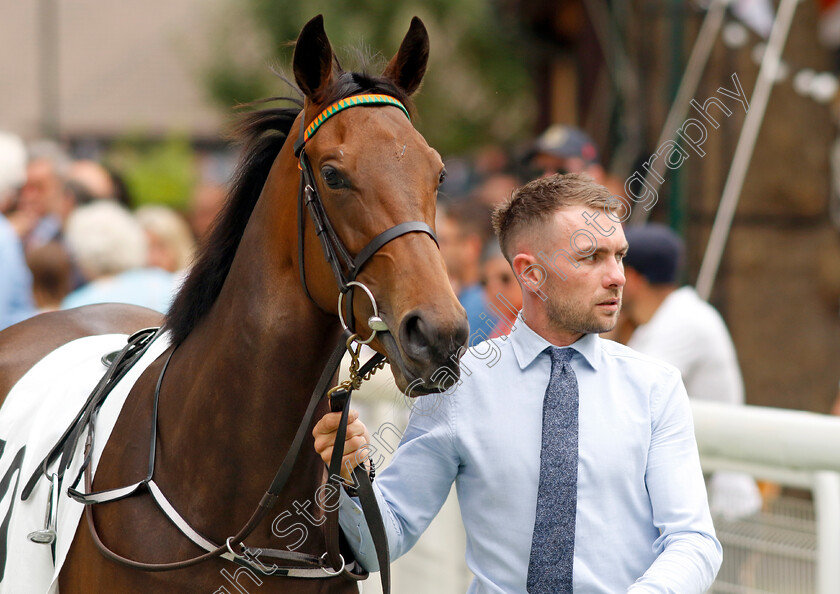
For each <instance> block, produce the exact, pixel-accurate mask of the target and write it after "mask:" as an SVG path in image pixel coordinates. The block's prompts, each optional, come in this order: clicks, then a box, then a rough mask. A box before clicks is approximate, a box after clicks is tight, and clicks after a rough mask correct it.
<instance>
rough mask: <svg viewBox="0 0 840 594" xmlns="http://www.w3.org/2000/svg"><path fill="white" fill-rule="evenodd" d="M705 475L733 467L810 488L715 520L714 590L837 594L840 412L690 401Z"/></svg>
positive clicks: (839, 581) (761, 477) (783, 483)
mask: <svg viewBox="0 0 840 594" xmlns="http://www.w3.org/2000/svg"><path fill="white" fill-rule="evenodd" d="M691 404H692V409H693V413H694V425H695V432H696V436H697V443H698V446H699V448H700V459H701V463H702V464H703V470H704V472H708V473H712V472H718V471H735V472H742V473H745V474H749V475H751V476H753V477H754V478H756V479H757V480H760V481H767V482H770V483H775V484H778V485H781V486H784V487H794V488H798V489H804V490H808V491H810V492H811V495H812V497H811V500H809V499H808V498H807V497H806V498H777V497H772V498H766V499H765V502H764V507H763V509H762V511H761V512H760V513H758V514H754V515H752V516H750V517H747V518H740V519H736V520H730V519H725V518H722V517H716V518H715V527H716V530H717V532H718V538H719V539H720V541H721V543H722V544H723V547H724V565H723V567H722V568H721V572H720V574H719V576H718V580H717V581H716V582H715V586H714V588H713V590H712V591H713V592H719V593H733V594H734V593H738V594H770V593H779V594H781V593H784V594H800V593H802V594H811V593H815V594H838V593H840V417H831V416H828V415H820V414H815V413H808V412H802V411H793V410H784V409H775V408H766V407H758V406H743V407H734V406H728V405H722V404H717V403H712V402H704V401H697V400H693V401H692V403H691Z"/></svg>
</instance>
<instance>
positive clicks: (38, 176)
mask: <svg viewBox="0 0 840 594" xmlns="http://www.w3.org/2000/svg"><path fill="white" fill-rule="evenodd" d="M61 192H62V185H61V180H59V178H58V176H57V175H56V174H55V171H54V170H53V166H52V163H50V162H49V161H47V160H46V159H37V160H35V161H32V162H31V163H29V165H28V166H27V167H26V184H25V185H24V186H23V188H22V189H21V191H20V202H19V203H18V209H19V210H21V211H24V212H28V213H32V214H34V215H36V216H38V217H42V216H44V215H46V214H48V213H51V212H53V211H55V210H56V209H57V208H58V206H59V202H60V200H61Z"/></svg>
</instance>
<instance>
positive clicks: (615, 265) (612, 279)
mask: <svg viewBox="0 0 840 594" xmlns="http://www.w3.org/2000/svg"><path fill="white" fill-rule="evenodd" d="M607 266H609V269H608V270H607V273H606V274H605V275H604V287H606V288H609V287H623V286H624V283H625V282H626V280H627V279H626V278H625V277H624V265H623V264H621V263H620V262H617V261H615V260H614V259H612V258H610V264H607Z"/></svg>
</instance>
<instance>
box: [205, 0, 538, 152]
mask: <svg viewBox="0 0 840 594" xmlns="http://www.w3.org/2000/svg"><path fill="white" fill-rule="evenodd" d="M239 6H240V7H241V8H240V10H241V11H242V12H241V13H240V15H241V17H242V18H246V19H247V20H248V21H250V23H251V26H252V27H253V28H252V30H256V31H258V32H259V33H260V34H261V35H262V43H261V44H260V45H261V46H262V48H261V49H260V50H259V51H258V52H255V53H260V54H262V57H261V61H260V60H257V61H256V62H257V63H251V64H245V63H244V60H243V58H242V57H241V54H242V53H244V52H243V51H241V50H243V49H247V47H243V45H242V44H243V41H242V39H241V38H240V39H237V37H238V36H240V35H242V33H243V31H244V28H243V27H242V26H241V24H239V25H237V24H236V23H234V22H230V21H231V20H235V18H234V17H233V16H232V15H233V12H231V13H229V14H228V15H226V20H227V21H228V22H225V23H221V24H220V35H219V36H218V40H219V43H218V45H217V48H218V55H217V57H216V58H215V59H214V61H213V63H212V64H211V65H210V66H209V67H208V69H207V71H206V73H205V75H206V81H207V88H208V90H209V92H210V93H211V96H212V97H213V98H214V99H215V100H216V101H217V102H218V103H219V104H220V105H221V106H223V107H225V108H230V107H231V106H232V105H235V104H237V103H244V102H248V101H252V100H254V99H258V98H262V97H265V96H271V95H277V94H281V93H283V92H284V91H285V89H283V88H282V86H283V85H282V83H281V82H280V81H279V80H277V79H276V78H275V79H273V80H272V78H271V77H270V75H269V73H268V70H269V69H268V68H267V67H266V65H267V64H269V63H273V64H275V65H280V68H281V69H282V70H286V71H290V63H291V57H292V52H293V48H292V46H291V44H290V41H291V42H293V41H294V40H295V38H296V37H297V35H298V33H299V32H300V29H301V27H302V26H303V24H304V23H306V21H308V20H309V19H310V18H312V17H313V16H315V15H316V14H323V15H324V19H325V26H326V29H327V34H328V35H329V37H330V40H331V42H332V44H333V48H334V49H335V50H336V52H337V54H338V55H339V58H340V60H341V63H342V65H343V66H344V67H345V68H352V67H354V66H357V64H355V63H354V62H355V61H354V60H353V51H352V48H357V49H358V48H361V49H362V52H363V53H364V51H365V49H364V48H365V47H370V48H375V49H376V50H377V51H380V52H382V54H384V56H383V55H380V56H378V58H379V61H378V62H376V66H375V67H372V68H371V70H372V71H373V72H374V73H378V71H380V70H381V68H383V67H384V64H385V63H386V62H387V60H388V59H390V57H391V56H392V55H393V53H394V52H396V49H397V47H398V46H399V43H400V41H401V40H402V37H403V36H404V35H405V32H406V31H407V30H408V24H409V22H410V20H411V17H412V16H414V15H417V16H419V17H420V18H421V19H423V22H424V23H425V25H426V27H427V28H428V30H429V36H430V38H431V56H430V63H429V70H428V73H427V76H426V79H425V81H424V85H423V87H422V88H421V89H420V91H419V93H418V94H417V95H416V96H415V101H416V103H417V108H418V112H419V116H420V117H419V120H418V121H417V122H415V123H416V125H417V126H418V128H419V129H420V131H421V132H422V133H423V134H424V135H425V136H426V138H427V139H428V140H429V142H430V144H432V145H433V146H435V147H436V148H438V150H440V151H441V152H444V153H454V152H463V151H465V150H469V149H471V148H475V147H478V146H481V145H484V144H487V143H492V142H506V141H511V140H514V139H517V138H521V137H522V136H523V135H527V134H528V133H530V131H531V126H532V123H533V117H534V112H535V101H534V93H533V89H532V86H531V82H530V81H531V76H530V72H529V71H528V67H527V65H528V64H530V63H532V61H531V60H530V59H529V53H530V49H529V45H528V43H527V39H526V36H525V35H523V34H522V29H521V27H520V26H519V24H518V23H517V21H516V19H515V17H513V16H510V15H503V14H502V10H501V9H500V8H499V7H497V5H496V4H495V3H494V2H493V1H492V0H491V1H488V0H423V1H422V2H420V1H418V0H407V1H403V2H395V1H394V0H309V1H307V2H300V1H299V0H239ZM248 44H251V46H250V47H253V40H247V41H245V45H246V46H248ZM362 44H364V46H363V45H362ZM348 48H349V50H348ZM238 50H240V51H239V54H237V51H238ZM245 53H246V52H245ZM357 53H358V52H357ZM348 58H349V59H348Z"/></svg>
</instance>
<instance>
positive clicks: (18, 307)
mask: <svg viewBox="0 0 840 594" xmlns="http://www.w3.org/2000/svg"><path fill="white" fill-rule="evenodd" d="M25 181H26V149H25V148H24V146H23V142H22V141H21V140H20V138H18V137H17V136H13V135H11V134H4V133H0V330H2V329H3V328H6V327H8V326H11V325H12V324H16V323H17V322H20V321H21V320H24V319H26V318H28V317H29V316H31V315H33V314H35V306H34V303H33V301H32V277H31V275H30V273H29V269H28V268H27V267H26V261H25V260H24V256H23V246H22V245H21V241H20V238H19V237H18V234H17V232H16V231H15V228H14V227H13V226H12V225H11V224H10V223H9V221H8V220H6V217H5V216H4V215H3V214H2V213H3V212H5V209H6V205H7V204H9V203H10V202H12V201H13V199H14V196H15V193H16V192H17V190H18V189H19V188H20V187H21V186H22V185H23V184H24V182H25Z"/></svg>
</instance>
